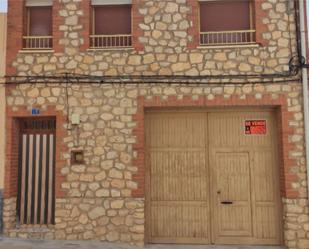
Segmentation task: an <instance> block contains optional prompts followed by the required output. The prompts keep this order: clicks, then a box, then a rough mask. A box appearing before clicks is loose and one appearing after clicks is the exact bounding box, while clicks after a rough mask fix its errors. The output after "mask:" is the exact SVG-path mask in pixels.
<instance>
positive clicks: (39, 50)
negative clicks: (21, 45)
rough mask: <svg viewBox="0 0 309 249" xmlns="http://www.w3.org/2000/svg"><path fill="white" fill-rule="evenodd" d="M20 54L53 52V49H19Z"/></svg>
mask: <svg viewBox="0 0 309 249" xmlns="http://www.w3.org/2000/svg"><path fill="white" fill-rule="evenodd" d="M18 52H19V53H21V54H41V53H54V52H55V50H53V49H21V50H19V51H18Z"/></svg>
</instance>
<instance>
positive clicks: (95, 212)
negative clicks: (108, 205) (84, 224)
mask: <svg viewBox="0 0 309 249" xmlns="http://www.w3.org/2000/svg"><path fill="white" fill-rule="evenodd" d="M105 214H106V212H105V209H104V208H103V207H96V208H94V209H92V210H91V211H90V212H89V214H88V216H89V218H90V219H91V220H95V219H97V218H99V217H101V216H104V215H105Z"/></svg>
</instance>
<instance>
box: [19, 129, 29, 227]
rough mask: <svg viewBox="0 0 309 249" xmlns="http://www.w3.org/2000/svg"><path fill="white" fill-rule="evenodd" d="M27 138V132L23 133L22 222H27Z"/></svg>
mask: <svg viewBox="0 0 309 249" xmlns="http://www.w3.org/2000/svg"><path fill="white" fill-rule="evenodd" d="M27 139H28V136H27V135H26V134H24V135H22V174H21V189H20V190H19V191H21V198H20V223H21V224H24V222H25V194H26V193H25V189H26V184H27V179H26V170H27V168H26V163H27V161H26V160H27Z"/></svg>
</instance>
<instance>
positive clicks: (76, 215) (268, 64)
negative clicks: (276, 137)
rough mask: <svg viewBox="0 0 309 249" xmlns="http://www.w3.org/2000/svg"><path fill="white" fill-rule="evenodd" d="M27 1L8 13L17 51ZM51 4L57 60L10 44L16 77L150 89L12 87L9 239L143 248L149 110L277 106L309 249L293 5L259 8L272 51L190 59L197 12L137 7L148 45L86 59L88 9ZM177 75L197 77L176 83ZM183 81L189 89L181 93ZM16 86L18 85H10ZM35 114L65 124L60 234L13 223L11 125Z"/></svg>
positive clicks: (77, 0) (288, 216) (291, 229)
mask: <svg viewBox="0 0 309 249" xmlns="http://www.w3.org/2000/svg"><path fill="white" fill-rule="evenodd" d="M21 2H22V1H17V0H11V1H10V2H9V14H8V16H9V17H8V22H9V27H10V28H11V29H12V30H11V31H12V32H11V31H10V30H9V33H8V35H9V38H8V40H10V41H11V40H12V39H21V35H22V33H18V32H20V30H22V29H21V26H22V13H21V12H19V11H22V9H23V8H22V3H21ZM54 2H55V3H54V4H55V6H54V12H55V13H56V14H55V15H58V14H59V16H60V17H59V18H57V19H56V20H55V24H54V25H55V27H54V43H55V48H54V51H53V52H49V53H46V51H45V52H44V53H43V52H42V53H39V52H33V53H29V52H27V53H25V52H24V51H19V50H20V49H21V47H20V46H21V45H20V44H19V42H18V40H17V41H16V43H14V42H12V43H11V44H8V55H7V58H8V62H7V63H8V64H7V68H8V69H7V74H8V75H11V76H16V75H18V76H42V75H56V76H57V75H61V73H67V72H68V73H73V74H83V75H92V76H115V77H117V76H124V75H128V76H131V75H135V76H138V75H143V76H148V77H149V78H147V82H148V83H145V82H144V81H143V79H142V78H140V79H138V78H136V80H135V81H132V82H126V84H124V83H121V80H117V83H115V84H108V83H96V82H94V83H87V84H85V83H84V84H78V83H76V82H75V83H69V84H66V82H64V81H60V82H57V81H55V82H52V83H51V82H45V83H44V82H43V83H42V82H41V83H33V84H30V82H26V83H27V84H8V85H7V87H6V88H7V91H6V103H7V141H8V145H7V146H8V147H7V165H6V172H5V193H4V195H5V201H4V213H3V215H4V231H5V234H6V235H8V236H12V237H15V236H17V237H34V238H56V239H85V240H87V239H94V240H104V241H115V242H125V243H131V244H139V245H142V244H144V242H145V241H144V238H145V218H144V216H145V214H144V200H145V193H144V192H145V191H144V184H145V183H144V144H143V134H144V133H143V117H144V111H145V109H147V108H150V107H177V108H181V107H188V106H192V107H194V106H198V107H205V108H206V107H222V108H224V106H227V105H229V106H235V107H243V106H265V107H269V106H270V107H274V108H276V110H277V112H278V127H279V131H280V140H281V145H280V150H281V160H280V161H281V162H280V168H281V176H280V179H281V195H282V206H283V223H284V243H285V245H287V246H288V248H289V249H306V248H309V206H308V200H307V198H308V197H307V191H306V187H307V182H306V166H305V160H304V159H305V155H304V139H303V135H304V134H303V133H304V130H303V114H302V98H301V90H302V89H301V84H300V78H299V77H298V75H296V76H293V75H290V74H289V67H288V62H289V60H290V58H291V57H292V56H294V55H295V53H296V41H295V37H296V33H295V22H294V20H295V18H294V7H293V5H291V3H290V2H287V1H284V0H263V1H257V3H256V5H257V6H258V7H259V8H260V9H258V10H257V11H259V13H262V14H260V15H259V17H261V18H262V23H263V25H264V26H263V27H262V26H257V27H256V28H257V29H259V32H260V33H262V37H263V39H265V40H267V44H266V45H265V44H264V45H261V44H256V45H254V46H240V47H229V48H206V47H202V48H199V47H196V48H192V46H191V45H190V44H192V42H193V41H194V39H196V37H194V36H193V35H191V31H190V30H191V29H192V28H196V23H194V21H192V20H191V19H190V18H191V17H192V15H191V14H192V12H193V11H196V9H194V8H196V6H197V5H196V3H195V4H193V3H194V1H191V0H173V1H170V0H168V1H156V0H136V1H133V10H134V11H133V17H132V18H133V21H134V22H135V24H134V25H133V26H134V27H136V28H137V29H138V30H137V31H138V32H137V31H136V30H135V32H137V33H138V34H140V35H139V36H138V37H134V39H133V41H134V44H133V47H132V49H126V50H121V49H118V50H88V49H87V46H86V44H88V39H89V37H88V35H89V32H87V31H85V29H86V30H87V18H88V17H89V13H88V12H87V11H89V9H90V8H89V2H88V1H87V0H84V1H81V0H57V1H54ZM87 2H88V5H87ZM87 6H88V7H87ZM137 21H139V22H138V23H136V22H137ZM10 36H11V37H10ZM85 46H86V48H85ZM261 74H265V75H268V76H263V75H261ZM175 75H177V76H194V77H192V78H187V77H186V78H183V79H179V81H177V79H173V76H175ZM233 75H234V77H233ZM239 75H243V76H244V75H248V76H247V77H241V76H239ZM158 76H161V77H165V81H166V83H158V82H157V81H158ZM200 76H203V77H202V78H197V77H200ZM219 76H220V77H219ZM227 76H229V77H227ZM151 77H153V78H151ZM102 79H103V78H102ZM184 79H185V81H186V82H188V81H190V84H184V83H181V82H182V81H183V80H184ZM17 80H19V78H17ZM26 80H27V78H26ZM11 81H12V82H10V83H14V82H13V81H14V79H13V77H12V79H11ZM137 81H138V82H137ZM149 81H150V82H151V81H152V82H151V83H149ZM169 81H171V82H173V84H169V83H171V82H169ZM201 81H203V84H202V83H201ZM15 83H18V81H17V82H15ZM32 107H38V108H40V109H41V115H43V116H48V115H54V116H56V117H57V132H58V130H61V133H57V138H58V139H57V149H58V151H57V163H56V176H57V177H56V220H55V222H56V224H55V225H50V226H46V227H41V226H37V227H36V226H19V225H18V224H16V189H17V187H16V186H17V183H16V181H17V177H16V174H17V172H16V165H14V163H13V161H12V160H10V159H12V158H14V155H15V156H16V151H15V149H16V148H14V141H15V140H16V137H14V125H13V120H14V118H16V117H26V116H30V110H31V108H32ZM73 113H74V114H75V113H76V114H79V115H80V117H81V124H80V125H79V126H73V125H71V124H70V118H71V115H72V114H73ZM66 117H68V119H67V118H66ZM68 122H69V123H68ZM73 150H83V151H84V153H85V163H84V164H82V165H71V162H70V155H71V151H73Z"/></svg>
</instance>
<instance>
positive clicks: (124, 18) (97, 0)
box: [90, 0, 132, 48]
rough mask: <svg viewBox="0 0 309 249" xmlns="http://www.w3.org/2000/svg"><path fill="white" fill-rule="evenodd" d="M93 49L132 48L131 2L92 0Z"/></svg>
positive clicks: (91, 40)
mask: <svg viewBox="0 0 309 249" xmlns="http://www.w3.org/2000/svg"><path fill="white" fill-rule="evenodd" d="M92 7H93V12H92V15H93V16H92V20H93V21H92V35H91V36H90V47H91V48H119V47H131V46H132V35H131V1H129V0H118V1H117V0H114V1H105V0H92Z"/></svg>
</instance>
